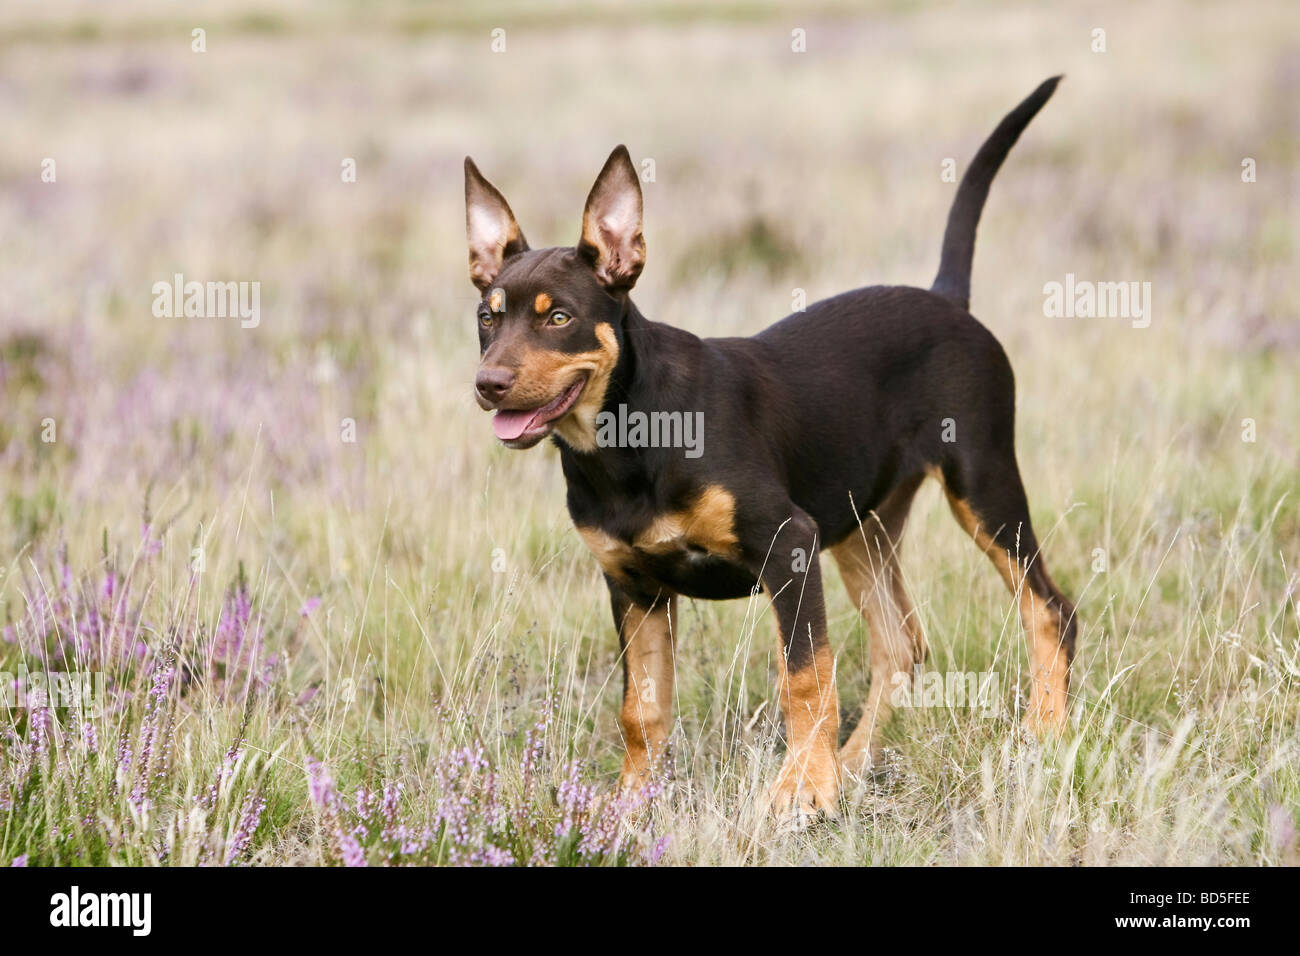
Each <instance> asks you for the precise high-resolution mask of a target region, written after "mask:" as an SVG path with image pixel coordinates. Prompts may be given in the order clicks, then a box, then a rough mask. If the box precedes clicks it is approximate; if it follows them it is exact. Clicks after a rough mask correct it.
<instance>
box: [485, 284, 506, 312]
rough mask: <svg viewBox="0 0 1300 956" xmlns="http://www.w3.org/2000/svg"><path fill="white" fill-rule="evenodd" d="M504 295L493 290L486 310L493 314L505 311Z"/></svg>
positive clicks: (498, 290)
mask: <svg viewBox="0 0 1300 956" xmlns="http://www.w3.org/2000/svg"><path fill="white" fill-rule="evenodd" d="M505 302H506V294H505V293H504V292H502V291H501V290H500V289H493V290H492V295H491V296H490V297H489V298H488V308H489V309H491V310H492V311H493V312H501V311H503V310H504V309H505Z"/></svg>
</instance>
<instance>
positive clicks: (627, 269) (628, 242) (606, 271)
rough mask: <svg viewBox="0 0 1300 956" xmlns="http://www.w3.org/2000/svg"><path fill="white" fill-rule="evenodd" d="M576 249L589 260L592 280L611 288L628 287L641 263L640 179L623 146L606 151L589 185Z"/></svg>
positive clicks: (637, 273) (643, 251)
mask: <svg viewBox="0 0 1300 956" xmlns="http://www.w3.org/2000/svg"><path fill="white" fill-rule="evenodd" d="M578 251H579V252H580V253H581V254H582V255H583V256H584V257H585V258H586V259H587V261H588V262H590V263H591V267H592V269H594V270H595V272H596V280H597V281H598V282H600V284H601V285H603V286H604V287H605V288H606V289H609V290H610V291H611V292H619V291H625V290H627V289H630V288H632V286H633V285H635V284H636V279H637V276H639V275H640V274H641V269H642V267H644V266H645V238H644V237H643V236H642V235H641V181H640V179H639V178H638V177H637V174H636V167H635V166H633V165H632V157H631V156H629V155H628V154H627V147H626V146H620V147H618V148H617V149H615V150H614V152H612V153H610V154H609V159H607V160H605V168H604V169H602V170H601V171H600V175H599V176H597V177H596V185H594V186H592V187H591V194H590V195H589V196H587V208H586V209H585V210H584V211H583V213H582V238H581V239H579V240H578Z"/></svg>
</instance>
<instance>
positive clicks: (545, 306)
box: [533, 292, 555, 315]
mask: <svg viewBox="0 0 1300 956" xmlns="http://www.w3.org/2000/svg"><path fill="white" fill-rule="evenodd" d="M554 304H555V302H554V300H553V299H552V298H551V297H550V296H549V295H547V294H546V293H545V292H539V293H537V298H536V299H534V300H533V311H534V312H536V313H537V314H538V315H541V314H542V313H543V312H549V311H550V309H551V306H552V305H554Z"/></svg>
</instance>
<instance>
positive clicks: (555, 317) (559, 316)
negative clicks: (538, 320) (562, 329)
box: [550, 309, 573, 327]
mask: <svg viewBox="0 0 1300 956" xmlns="http://www.w3.org/2000/svg"><path fill="white" fill-rule="evenodd" d="M572 321H573V316H571V315H569V313H567V312H562V311H560V310H559V309H556V310H555V311H554V312H552V313H551V319H550V324H551V325H554V326H557V327H558V326H561V325H568V324H569V323H570V322H572Z"/></svg>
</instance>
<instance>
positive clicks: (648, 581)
mask: <svg viewBox="0 0 1300 956" xmlns="http://www.w3.org/2000/svg"><path fill="white" fill-rule="evenodd" d="M578 533H579V534H580V535H581V536H582V540H583V541H584V542H585V543H586V545H587V547H588V548H589V549H590V550H591V553H592V554H593V555H594V556H595V558H596V560H597V561H598V562H599V563H600V566H601V568H602V569H603V570H604V572H605V573H606V574H607V575H609V576H610V577H611V578H612V579H613V580H614V581H615V582H617V583H619V584H620V585H622V586H624V587H626V588H629V589H631V590H634V591H639V592H648V591H651V592H652V591H658V590H664V589H666V590H669V591H671V592H673V593H676V594H684V595H688V596H693V597H707V598H723V597H740V596H743V595H744V594H747V593H749V591H750V589H751V588H752V587H753V585H754V583H755V580H754V578H753V576H752V575H750V574H749V573H748V572H747V571H745V569H744V567H743V566H742V564H741V562H740V559H741V554H740V545H739V541H738V539H737V537H736V533H735V499H734V498H733V497H732V495H731V494H730V493H729V492H727V491H726V489H724V488H722V487H721V486H719V485H710V486H708V487H707V488H705V489H704V490H703V491H702V492H700V493H699V494H698V495H697V496H695V497H694V498H693V499H692V500H691V501H690V503H689V504H688V505H687V506H686V507H685V508H681V509H677V510H673V511H668V512H664V513H662V514H658V515H655V516H654V517H652V518H651V519H650V520H649V521H647V522H645V523H644V524H642V525H641V526H640V527H638V528H636V529H635V530H634V531H632V532H630V533H628V532H627V531H622V532H621V533H619V532H615V531H613V530H611V529H610V528H609V527H608V526H605V527H601V526H596V525H586V524H579V525H578Z"/></svg>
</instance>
